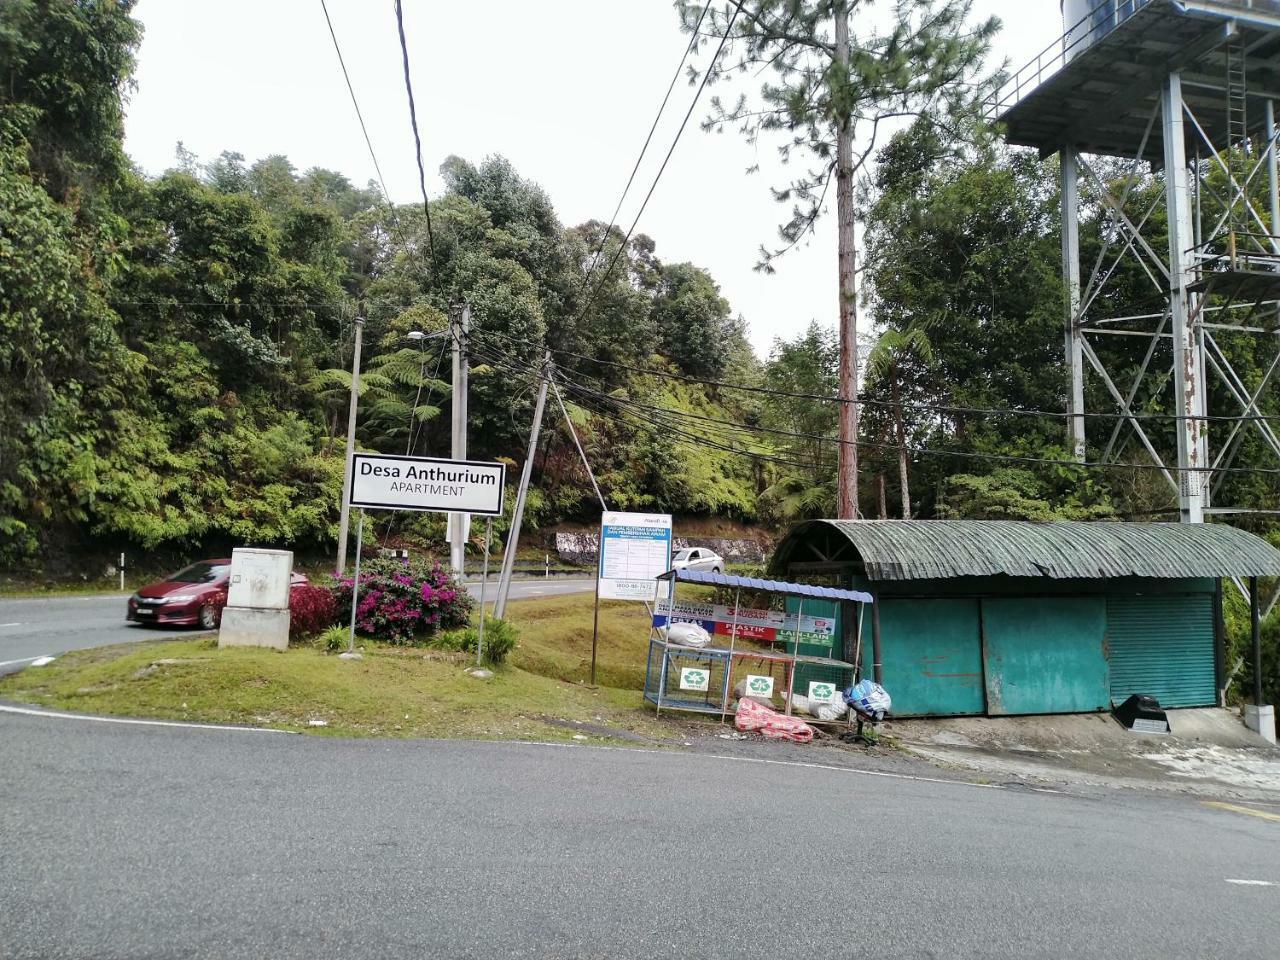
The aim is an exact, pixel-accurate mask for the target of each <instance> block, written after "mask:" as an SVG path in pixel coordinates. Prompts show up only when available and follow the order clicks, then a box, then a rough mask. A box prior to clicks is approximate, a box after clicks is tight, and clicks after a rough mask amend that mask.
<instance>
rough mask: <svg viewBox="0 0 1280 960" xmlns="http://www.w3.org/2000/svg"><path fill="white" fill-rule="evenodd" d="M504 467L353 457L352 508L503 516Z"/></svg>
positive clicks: (424, 459)
mask: <svg viewBox="0 0 1280 960" xmlns="http://www.w3.org/2000/svg"><path fill="white" fill-rule="evenodd" d="M506 479H507V466H506V464H504V463H485V462H481V461H476V460H441V459H437V458H435V457H399V456H395V455H384V454H373V453H357V454H355V455H354V456H353V457H352V458H351V501H350V503H351V506H353V507H364V508H365V509H367V510H428V511H432V512H435V513H477V514H480V515H481V516H484V517H500V516H502V491H503V486H504V485H505V484H506Z"/></svg>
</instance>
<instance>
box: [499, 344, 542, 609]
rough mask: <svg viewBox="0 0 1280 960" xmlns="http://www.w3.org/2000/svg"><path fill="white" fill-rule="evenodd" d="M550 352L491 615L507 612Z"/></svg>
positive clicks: (535, 406) (538, 429) (535, 408)
mask: <svg viewBox="0 0 1280 960" xmlns="http://www.w3.org/2000/svg"><path fill="white" fill-rule="evenodd" d="M551 370H552V363H551V351H550V350H548V351H547V354H546V356H545V357H543V358H542V371H541V374H540V377H541V379H540V381H539V383H538V399H537V402H536V403H534V405H533V429H532V430H530V432H529V453H528V455H527V456H526V457H525V458H524V469H523V470H521V471H520V488H519V489H518V490H517V491H516V508H515V511H514V513H513V514H512V516H511V529H510V531H509V532H508V534H507V549H506V550H505V551H504V552H503V554H502V572H501V573H500V574H499V575H498V599H497V601H496V602H495V603H494V605H493V615H494V617H496V618H497V619H499V620H501V619H502V618H503V617H504V616H505V615H506V612H507V594H508V593H509V592H510V591H511V571H512V569H513V568H514V567H515V563H516V550H517V549H518V548H519V546H520V524H521V522H522V521H523V520H524V501H525V498H526V496H527V495H528V493H529V477H530V475H531V474H532V473H533V457H534V454H535V453H537V452H538V434H539V432H540V431H541V430H542V411H543V408H544V407H546V405H547V384H548V383H549V382H550V381H551Z"/></svg>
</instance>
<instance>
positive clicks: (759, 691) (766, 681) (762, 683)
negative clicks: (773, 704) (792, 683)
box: [746, 673, 773, 697]
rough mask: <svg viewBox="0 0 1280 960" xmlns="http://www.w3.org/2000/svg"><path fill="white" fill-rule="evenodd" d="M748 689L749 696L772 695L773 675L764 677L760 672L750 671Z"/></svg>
mask: <svg viewBox="0 0 1280 960" xmlns="http://www.w3.org/2000/svg"><path fill="white" fill-rule="evenodd" d="M746 691H747V696H748V697H772V696H773V677H762V676H759V675H758V674H754V673H748V674H747V684H746Z"/></svg>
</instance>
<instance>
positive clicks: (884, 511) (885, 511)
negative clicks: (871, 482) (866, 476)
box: [876, 473, 889, 520]
mask: <svg viewBox="0 0 1280 960" xmlns="http://www.w3.org/2000/svg"><path fill="white" fill-rule="evenodd" d="M876 480H877V482H878V484H879V487H880V519H881V520H888V519H889V504H888V503H887V502H886V501H885V498H884V474H883V473H877V474H876Z"/></svg>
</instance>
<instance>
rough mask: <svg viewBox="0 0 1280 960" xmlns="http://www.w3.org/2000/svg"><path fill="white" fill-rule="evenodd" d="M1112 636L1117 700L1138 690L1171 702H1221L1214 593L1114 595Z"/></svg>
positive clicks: (1171, 704)
mask: <svg viewBox="0 0 1280 960" xmlns="http://www.w3.org/2000/svg"><path fill="white" fill-rule="evenodd" d="M1107 641H1108V644H1109V647H1110V660H1111V700H1112V702H1113V703H1122V702H1124V700H1126V699H1127V698H1128V697H1129V696H1130V695H1131V694H1134V693H1146V694H1150V695H1151V696H1153V697H1155V698H1156V699H1157V700H1159V701H1160V705H1161V706H1165V707H1206V706H1213V704H1214V703H1216V702H1217V691H1216V690H1215V689H1214V670H1213V595H1212V594H1208V593H1188V594H1170V595H1168V596H1163V597H1109V598H1108V599H1107Z"/></svg>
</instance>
